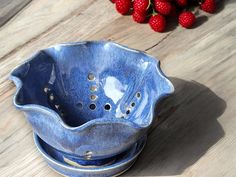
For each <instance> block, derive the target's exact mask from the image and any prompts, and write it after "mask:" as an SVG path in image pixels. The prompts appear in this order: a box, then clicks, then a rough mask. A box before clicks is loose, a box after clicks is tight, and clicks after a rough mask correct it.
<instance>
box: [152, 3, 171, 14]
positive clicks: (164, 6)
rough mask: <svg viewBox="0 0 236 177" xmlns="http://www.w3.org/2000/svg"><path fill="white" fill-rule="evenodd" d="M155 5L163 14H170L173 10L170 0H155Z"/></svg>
mask: <svg viewBox="0 0 236 177" xmlns="http://www.w3.org/2000/svg"><path fill="white" fill-rule="evenodd" d="M154 6H155V9H156V10H157V11H158V12H159V13H161V14H163V15H168V14H170V12H171V4H170V3H169V2H166V1H165V2H163V1H160V0H155V1H154Z"/></svg>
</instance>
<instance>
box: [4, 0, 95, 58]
mask: <svg viewBox="0 0 236 177" xmlns="http://www.w3.org/2000/svg"><path fill="white" fill-rule="evenodd" d="M96 1H97V0H94V1H93V2H92V4H94V3H95V2H96ZM92 4H86V5H83V6H81V7H79V8H77V9H75V10H74V11H72V12H71V13H70V14H68V15H66V16H65V17H64V18H62V19H61V20H59V21H58V22H56V23H54V24H53V25H52V26H50V27H49V28H47V29H46V30H45V31H43V32H42V33H40V34H38V35H36V36H35V37H33V38H31V39H29V40H28V41H26V42H25V43H23V44H21V45H19V46H18V47H16V48H14V49H13V50H11V51H10V52H8V53H6V54H5V55H3V56H2V57H1V58H0V61H3V60H5V59H7V58H8V57H10V56H12V55H14V54H15V53H16V52H18V51H19V50H20V49H22V48H23V47H24V46H25V45H27V44H30V43H32V42H34V41H36V40H37V39H39V38H40V37H42V36H43V35H45V34H47V33H48V32H50V31H52V30H53V29H55V28H56V27H57V26H58V25H60V24H61V23H63V22H65V21H67V20H69V19H70V18H71V16H76V17H78V16H79V15H81V14H83V12H84V11H86V10H87V9H88V8H89V7H90V6H91V5H92ZM80 8H82V9H84V10H83V11H82V12H80V13H78V9H80Z"/></svg>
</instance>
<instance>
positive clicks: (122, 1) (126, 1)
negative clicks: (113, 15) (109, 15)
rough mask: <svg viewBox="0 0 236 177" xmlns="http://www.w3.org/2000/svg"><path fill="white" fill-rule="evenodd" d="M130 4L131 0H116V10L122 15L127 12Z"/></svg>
mask: <svg viewBox="0 0 236 177" xmlns="http://www.w3.org/2000/svg"><path fill="white" fill-rule="evenodd" d="M131 6H132V3H131V0H116V10H117V11H118V12H119V13H120V14H122V15H125V14H127V13H128V12H129V11H130V8H131Z"/></svg>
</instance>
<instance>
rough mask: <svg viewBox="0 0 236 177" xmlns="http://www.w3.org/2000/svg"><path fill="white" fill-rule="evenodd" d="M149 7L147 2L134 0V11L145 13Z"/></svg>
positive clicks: (146, 0)
mask: <svg viewBox="0 0 236 177" xmlns="http://www.w3.org/2000/svg"><path fill="white" fill-rule="evenodd" d="M148 7H149V0H134V11H136V12H138V13H139V14H141V13H145V12H146V11H147V9H148Z"/></svg>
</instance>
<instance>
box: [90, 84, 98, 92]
mask: <svg viewBox="0 0 236 177" xmlns="http://www.w3.org/2000/svg"><path fill="white" fill-rule="evenodd" d="M97 89H98V88H97V86H96V85H92V86H91V87H90V91H92V92H96V91H97Z"/></svg>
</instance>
